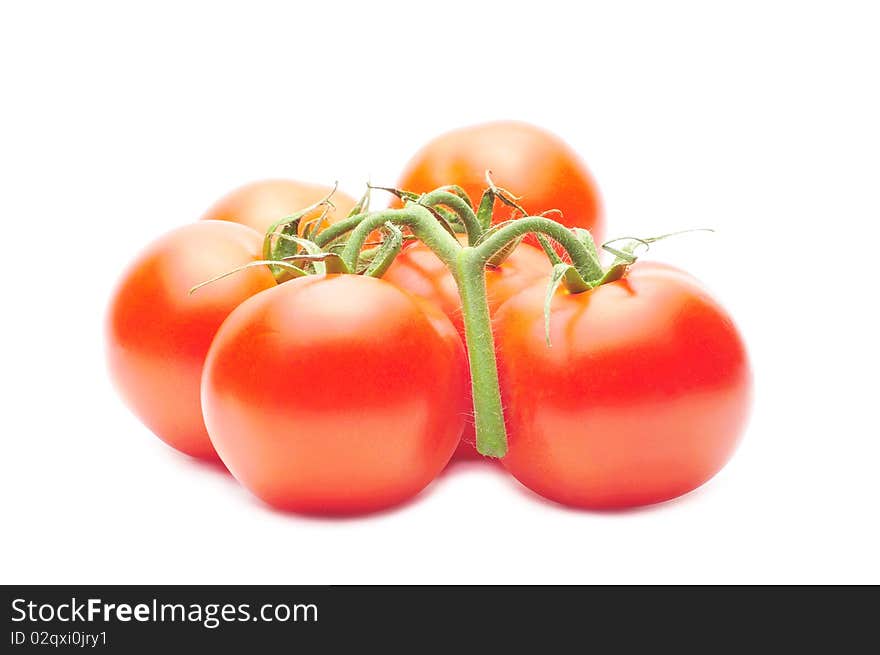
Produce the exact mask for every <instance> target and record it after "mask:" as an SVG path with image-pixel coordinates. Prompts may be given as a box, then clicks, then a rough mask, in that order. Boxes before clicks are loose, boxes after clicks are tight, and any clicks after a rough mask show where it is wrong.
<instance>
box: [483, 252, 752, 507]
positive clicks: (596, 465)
mask: <svg viewBox="0 0 880 655" xmlns="http://www.w3.org/2000/svg"><path fill="white" fill-rule="evenodd" d="M544 293H545V287H544V285H536V286H534V287H531V288H529V289H527V290H526V291H524V292H523V293H521V294H518V295H516V296H514V297H513V298H512V299H511V300H510V301H508V302H507V303H506V304H505V305H503V306H502V307H501V308H500V309H499V310H498V312H497V314H496V320H495V323H494V327H495V334H496V339H497V342H496V344H497V348H498V358H499V376H500V380H501V393H502V397H503V399H504V407H505V417H506V421H507V429H508V437H509V452H508V454H507V456H506V457H505V458H504V459H503V464H504V466H505V467H506V468H507V469H508V470H509V471H510V472H511V473H512V474H513V475H514V476H515V477H516V478H517V479H519V481H520V482H522V483H523V484H524V485H525V486H527V487H529V488H530V489H532V490H533V491H535V492H537V493H539V494H541V495H542V496H545V497H547V498H549V499H551V500H555V501H557V502H560V503H563V504H566V505H573V506H578V507H589V508H616V507H631V506H637V505H646V504H650V503H656V502H660V501H663V500H668V499H671V498H675V497H676V496H680V495H681V494H684V493H686V492H688V491H690V490H692V489H695V488H696V487H698V486H700V485H701V484H703V483H704V482H706V481H707V480H708V479H710V478H711V477H712V476H713V475H715V474H716V473H717V472H718V471H719V470H720V469H721V468H722V467H723V466H724V464H725V463H726V462H727V461H728V459H729V458H730V456H731V455H732V453H733V451H734V448H735V447H736V444H737V442H738V440H739V437H740V434H741V433H742V431H743V428H744V425H745V422H746V418H747V413H748V408H749V404H750V394H751V374H750V369H749V364H748V359H747V355H746V350H745V347H744V345H743V341H742V339H741V337H740V335H739V333H738V331H737V329H736V327H735V326H734V324H733V322H732V321H731V319H730V317H729V316H728V315H727V313H726V312H725V310H724V309H723V308H722V307H721V306H720V305H719V304H718V303H717V302H716V301H715V300H713V298H712V297H711V296H710V295H709V294H708V293H707V292H706V291H705V290H704V289H703V288H702V287H701V286H700V285H699V283H697V281H696V280H695V279H694V278H692V277H690V276H688V275H686V274H684V273H681V272H680V271H677V270H675V269H671V268H667V267H664V266H663V265H660V264H651V265H644V266H642V265H640V264H636V265H635V266H633V267H632V268H631V269H630V271H629V272H628V274H627V275H626V276H625V277H624V278H623V279H621V280H619V281H617V282H613V283H610V284H606V285H602V286H600V287H597V288H596V289H593V290H591V291H588V292H585V293H581V294H569V293H567V292H566V291H565V290H560V291H559V292H558V293H557V295H556V297H555V298H554V300H553V304H552V314H551V319H550V320H551V323H550V325H551V343H552V346H551V347H548V346H547V344H546V341H545V336H544V334H545V333H544V314H543V304H544Z"/></svg>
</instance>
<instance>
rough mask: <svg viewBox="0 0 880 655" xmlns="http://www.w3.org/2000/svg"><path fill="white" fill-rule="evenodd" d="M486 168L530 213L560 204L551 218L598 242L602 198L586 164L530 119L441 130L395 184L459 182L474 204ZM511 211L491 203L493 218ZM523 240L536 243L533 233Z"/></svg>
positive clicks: (420, 188) (415, 186) (420, 189)
mask: <svg viewBox="0 0 880 655" xmlns="http://www.w3.org/2000/svg"><path fill="white" fill-rule="evenodd" d="M487 169H488V170H491V171H492V177H493V180H494V182H495V184H497V185H498V186H500V187H503V188H506V189H507V190H508V191H510V192H511V193H513V194H515V195H517V196H521V197H522V198H521V200H520V203H521V204H522V206H523V207H524V208H525V209H526V210H527V211H529V212H530V213H534V214H539V213H541V212H544V211H547V210H549V209H558V210H560V211H562V214H563V215H562V217H559V216H558V215H557V214H551V215H550V216H549V218H553V219H554V220H558V221H559V222H560V223H562V224H563V225H567V226H568V227H582V228H586V229H588V230H590V231H591V232H592V234H593V237H594V239H595V240H596V242H597V243H601V240H602V237H603V235H604V221H603V216H602V202H601V199H600V196H599V190H598V187H597V185H596V182H595V180H594V179H593V176H592V175H591V174H590V171H589V170H588V169H587V167H586V164H584V162H583V161H582V160H581V158H580V157H579V156H578V154H577V153H576V152H575V151H574V150H573V149H572V148H571V147H570V146H569V145H568V144H566V143H565V142H564V141H563V140H562V139H560V138H559V137H558V136H556V135H555V134H552V133H551V132H548V131H546V130H544V129H542V128H539V127H536V126H534V125H530V124H529V123H521V122H514V121H499V122H494V123H483V124H479V125H473V126H470V127H465V128H461V129H458V130H454V131H452V132H447V133H446V134H442V135H440V136H439V137H437V138H436V139H434V140H433V141H430V142H429V143H428V144H427V145H425V146H424V147H423V148H422V149H421V150H419V151H418V152H417V153H416V154H415V155H414V156H413V158H412V159H411V160H410V161H409V163H408V164H407V165H406V168H405V169H404V172H403V174H402V175H401V177H400V180H399V182H398V185H397V186H398V187H400V188H402V189H407V190H409V191H414V192H416V193H425V192H428V191H432V190H433V189H436V188H437V187H440V186H443V185H447V184H458V185H460V186H461V187H463V188H464V190H465V191H466V192H467V194H468V196H470V198H471V200H472V201H473V203H474V206H475V207H476V206H478V205H479V202H480V197H481V195H482V193H483V191H484V190H485V188H486V178H485V173H486V170H487ZM510 214H511V210H510V208H509V207H507V206H504V205H502V204H501V203H500V202H496V203H495V214H494V219H493V220H494V222H496V223H497V222H500V221H504V220H507V219H509V218H510ZM527 242H528V243H531V244H532V245H536V244H537V242H536V241H534V240H533V238H532V237H528V239H527Z"/></svg>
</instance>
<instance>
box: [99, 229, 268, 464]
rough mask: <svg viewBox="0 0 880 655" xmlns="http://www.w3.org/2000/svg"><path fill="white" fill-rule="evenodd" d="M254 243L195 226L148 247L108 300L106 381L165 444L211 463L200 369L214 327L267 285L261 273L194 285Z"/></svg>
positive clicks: (250, 257) (232, 232) (256, 242)
mask: <svg viewBox="0 0 880 655" xmlns="http://www.w3.org/2000/svg"><path fill="white" fill-rule="evenodd" d="M261 242H262V238H261V237H260V235H259V234H257V233H256V232H255V231H254V230H252V229H250V228H247V227H244V226H243V225H237V224H234V223H224V222H219V221H202V222H199V223H193V224H191V225H186V226H184V227H181V228H179V229H176V230H174V231H172V232H170V233H168V234H166V235H165V236H163V237H161V238H160V239H158V240H157V241H155V242H153V243H152V244H151V245H150V246H148V247H147V248H146V249H145V250H144V251H143V252H141V253H140V255H138V257H137V258H136V259H135V261H134V262H133V263H132V264H131V265H130V266H129V268H128V270H127V271H126V272H125V274H124V275H123V277H122V279H121V281H120V282H119V285H118V286H117V288H116V290H115V292H114V294H113V297H112V299H111V301H110V309H109V312H108V316H107V328H106V329H107V357H108V362H109V367H110V373H111V377H112V378H113V381H114V382H115V384H116V386H117V388H118V389H119V391H120V393H121V394H122V396H123V398H124V399H125V401H126V402H127V404H128V405H129V407H131V409H132V411H134V413H135V414H136V415H137V416H138V417H139V418H140V419H141V421H143V423H144V424H145V425H146V426H147V427H148V428H150V429H151V430H152V431H153V432H154V433H156V435H157V436H159V437H160V438H161V439H162V440H163V441H165V442H166V443H168V444H169V445H171V446H173V447H174V448H177V449H178V450H180V451H183V452H184V453H187V454H189V455H193V456H195V457H203V458H216V454H215V452H214V447H213V446H212V445H211V441H210V439H209V438H208V433H207V431H206V430H205V424H204V421H203V420H202V411H201V404H200V401H199V397H200V396H199V392H200V382H201V376H202V366H203V364H204V361H205V355H206V354H207V353H208V346H210V345H211V340H212V339H213V338H214V334H215V333H216V331H217V328H219V327H220V324H221V323H222V322H223V320H224V319H225V318H226V317H227V316H228V315H229V312H231V311H232V310H233V309H235V307H237V306H238V305H239V304H240V303H241V302H242V301H243V300H245V299H246V298H249V297H250V296H252V295H254V294H255V293H258V292H259V291H262V290H264V289H268V288H270V287H274V286H275V280H274V279H273V277H272V275H271V273H270V272H269V271H268V269H266V268H262V267H256V268H251V269H247V270H244V271H241V272H240V273H236V274H235V275H232V276H229V277H227V278H224V279H222V280H218V281H217V282H214V283H212V284H210V285H207V286H205V287H202V288H201V289H200V290H198V291H197V292H195V293H194V294H192V295H191V294H190V293H189V290H190V288H192V287H193V286H194V285H196V284H198V283H200V282H204V281H206V280H209V279H211V278H212V277H214V276H216V275H220V274H221V273H224V272H227V271H230V270H232V269H234V268H236V267H238V266H241V265H242V264H246V263H247V262H250V261H254V260H256V259H258V258H259V254H260V248H261Z"/></svg>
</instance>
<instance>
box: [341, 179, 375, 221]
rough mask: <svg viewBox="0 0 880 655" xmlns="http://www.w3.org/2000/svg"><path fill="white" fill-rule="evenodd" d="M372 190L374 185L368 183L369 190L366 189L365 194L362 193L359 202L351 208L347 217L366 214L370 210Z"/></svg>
mask: <svg viewBox="0 0 880 655" xmlns="http://www.w3.org/2000/svg"><path fill="white" fill-rule="evenodd" d="M370 191H372V187H371V186H370V185H369V184H367V190H366V191H364V195H362V196H361V199H360V200H358V203H357V204H356V205H355V206H354V207H352V208H351V211H350V212H348V215H347V216H346V218H351V217H352V216H357V215H358V214H364V213H366V212H368V211H370Z"/></svg>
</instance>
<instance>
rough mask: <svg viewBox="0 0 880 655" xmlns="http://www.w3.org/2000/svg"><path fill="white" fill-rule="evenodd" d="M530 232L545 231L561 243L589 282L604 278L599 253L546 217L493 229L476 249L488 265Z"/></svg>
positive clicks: (516, 221) (545, 233)
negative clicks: (515, 241) (513, 242)
mask: <svg viewBox="0 0 880 655" xmlns="http://www.w3.org/2000/svg"><path fill="white" fill-rule="evenodd" d="M530 232H531V233H535V234H544V235H546V236H548V237H550V238H551V239H553V240H554V241H556V242H557V243H558V244H559V245H560V246H562V247H563V248H564V249H565V251H566V252H568V255H569V257H571V263H572V265H573V266H574V267H575V268H576V269H577V271H578V272H579V273H580V274H581V277H583V278H584V280H586V281H587V282H589V283H592V282H593V281H595V280H599V279H600V278H601V277H602V275H603V271H602V266H601V264H600V263H599V259H598V258H597V257H596V255H595V254H594V253H592V252H590V250H589V249H588V248H587V247H586V246H585V245H584V244H583V243H581V242H580V241H579V240H578V238H577V237H576V236H575V235H574V233H573V232H572V231H571V230H569V229H568V228H567V227H565V226H564V225H562V224H561V223H557V222H556V221H554V220H551V219H549V218H545V217H544V216H525V217H523V218H518V219H517V220H515V221H510V222H508V223H505V224H503V225H501V226H499V227H497V228H494V229H493V230H490V231H489V232H486V233H485V234H484V235H483V240H482V241H481V242H480V244H479V245H478V246H477V247H476V250H477V252H478V253H479V256H480V259H481V260H482V262H483V263H484V264H485V263H486V262H488V261H490V260H491V259H492V258H493V257H494V256H495V255H497V254H498V253H499V252H501V251H502V250H504V248H506V247H507V245H508V244H509V243H510V242H511V241H514V240H516V239H518V238H520V237H522V236H525V235H526V234H528V233H530Z"/></svg>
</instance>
